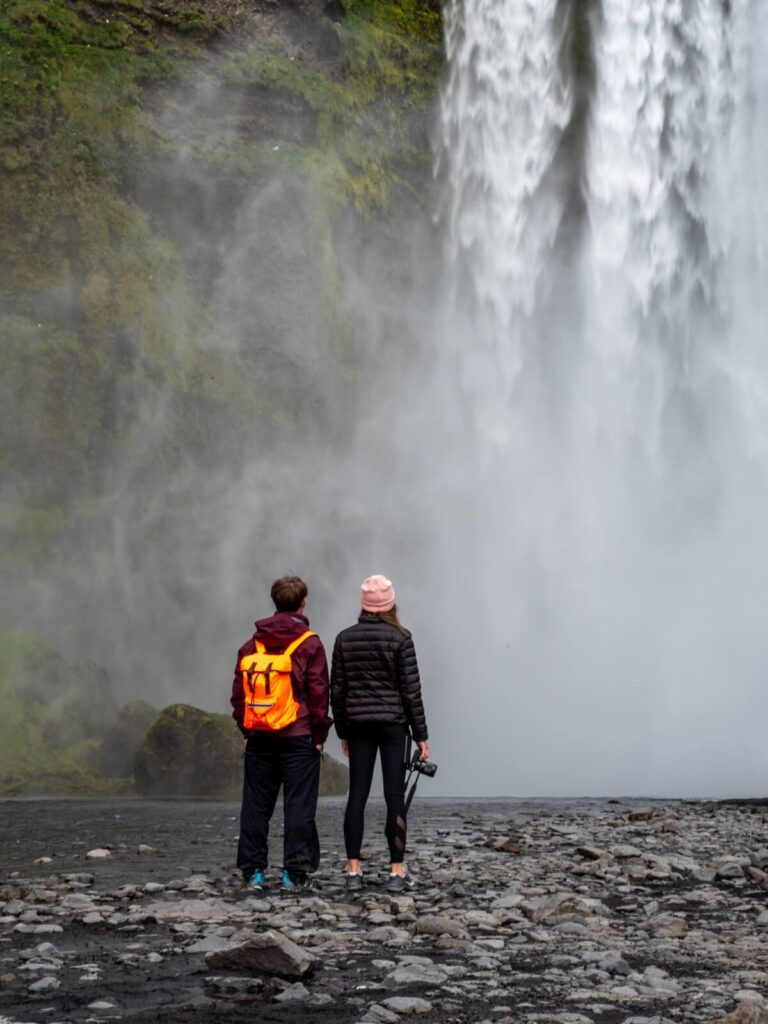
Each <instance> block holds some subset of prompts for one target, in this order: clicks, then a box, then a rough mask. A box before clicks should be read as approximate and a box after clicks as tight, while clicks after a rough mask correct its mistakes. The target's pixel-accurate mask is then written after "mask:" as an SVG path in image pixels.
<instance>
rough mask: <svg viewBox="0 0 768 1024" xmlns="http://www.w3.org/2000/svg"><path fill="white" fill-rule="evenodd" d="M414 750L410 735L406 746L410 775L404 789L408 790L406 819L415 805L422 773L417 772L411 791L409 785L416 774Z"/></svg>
mask: <svg viewBox="0 0 768 1024" xmlns="http://www.w3.org/2000/svg"><path fill="white" fill-rule="evenodd" d="M412 750H413V744H412V742H411V734H410V733H408V739H407V741H406V745H405V764H406V767H407V769H408V774H407V775H406V777H405V787H404V789H405V790H407V795H406V798H405V817H406V818H407V817H408V810H409V808H410V806H411V804H412V803H413V798H414V796H415V795H416V787H417V786H418V784H419V777H420V775H421V772H416V778H415V779H414V780H413V785H412V786H411V788H410V789H408V783H409V782H410V781H411V778H412V776H413V774H414V772H415V771H416V770H415V768H414V767H413V761H412V760H411V752H412Z"/></svg>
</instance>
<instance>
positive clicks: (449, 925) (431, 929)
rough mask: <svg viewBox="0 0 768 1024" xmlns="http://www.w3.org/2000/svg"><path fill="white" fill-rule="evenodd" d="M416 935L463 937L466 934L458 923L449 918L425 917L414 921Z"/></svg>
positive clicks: (464, 929)
mask: <svg viewBox="0 0 768 1024" xmlns="http://www.w3.org/2000/svg"><path fill="white" fill-rule="evenodd" d="M416 934H417V935H454V936H457V935H458V936H465V935H467V934H468V933H467V930H466V928H465V927H464V925H463V924H461V922H460V921H456V920H454V919H453V918H451V917H438V916H429V915H425V916H424V917H420V918H418V920H417V921H416Z"/></svg>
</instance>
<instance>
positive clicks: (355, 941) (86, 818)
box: [0, 798, 768, 1024]
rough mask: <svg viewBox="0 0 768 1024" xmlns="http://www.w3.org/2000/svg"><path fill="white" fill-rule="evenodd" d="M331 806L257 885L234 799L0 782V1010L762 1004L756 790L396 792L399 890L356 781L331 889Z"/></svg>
mask: <svg viewBox="0 0 768 1024" xmlns="http://www.w3.org/2000/svg"><path fill="white" fill-rule="evenodd" d="M343 809H344V807H343V801H342V800H336V799H328V800H324V801H322V802H321V807H320V811H319V815H318V825H319V830H320V834H321V839H322V841H323V849H324V860H323V865H322V868H321V871H320V872H319V874H318V880H319V882H320V883H321V886H322V888H321V889H320V890H318V891H317V892H316V893H313V894H305V895H304V896H301V897H294V896H281V895H280V894H279V893H278V892H277V890H276V886H273V888H272V889H271V890H270V891H268V892H267V894H266V896H264V897H261V898H256V897H254V896H253V895H252V894H250V893H248V892H247V891H245V890H244V889H243V886H242V882H241V880H240V878H239V875H238V873H237V872H236V870H234V867H233V860H234V853H235V847H236V835H237V826H238V821H237V814H238V807H237V805H235V804H233V803H228V802H210V801H151V802H150V801H139V800H119V801H115V800H113V801H102V800H94V801H68V800H66V801H65V800H62V801H5V802H1V803H0V865H1V867H0V1022H5V1021H6V1020H12V1021H18V1022H25V1024H26V1022H32V1024H38V1022H39V1024H42V1022H48V1021H56V1022H63V1021H71V1022H73V1024H74V1022H80V1021H100V1020H116V1019H123V1018H129V1019H131V1020H133V1021H137V1022H143V1021H146V1022H147V1024H149V1022H151V1021H152V1022H154V1021H163V1022H164V1021H168V1022H170V1021H171V1020H173V1021H189V1022H192V1021H199V1022H203V1021H205V1022H207V1021H222V1022H229V1021H239V1020H246V1019H247V1020H249V1021H254V1020H257V1021H275V1022H281V1021H286V1022H287V1021H289V1020H291V1021H306V1022H309V1021H318V1022H323V1021H327V1022H345V1024H346V1022H349V1024H357V1022H362V1021H364V1022H366V1024H396V1022H397V1021H399V1020H400V1019H401V1018H402V1019H413V1020H414V1021H424V1022H425V1024H427V1022H432V1021H434V1022H437V1021H441V1022H456V1024H462V1022H484V1021H488V1022H498V1024H512V1022H514V1024H519V1022H528V1021H530V1022H532V1024H533V1022H537V1024H540V1022H560V1024H588V1022H589V1021H592V1022H594V1024H614V1022H615V1024H643V1022H647V1024H651V1022H653V1024H661V1022H663V1021H680V1022H684V1021H691V1022H693V1021H707V1020H723V1019H729V1020H730V1021H732V1022H733V1024H768V1011H766V1008H765V996H766V994H767V993H768V909H766V907H767V906H768V873H767V872H768V829H767V828H766V810H765V807H759V806H751V805H745V806H725V805H716V804H704V803H684V802H670V801H664V802H656V803H653V802H652V803H646V804H642V805H641V804H640V803H639V802H637V801H594V800H585V801H525V800H522V801H466V800H459V801H455V800H424V799H419V798H417V802H416V804H415V805H414V808H413V811H412V815H411V828H410V836H409V845H410V850H411V852H410V855H409V862H410V865H411V866H412V868H413V872H414V875H415V876H416V878H417V882H418V884H417V886H416V888H415V889H414V890H413V891H412V892H411V893H409V894H406V895H403V896H392V895H390V894H388V893H387V892H386V891H385V888H384V884H383V883H384V882H385V880H386V876H385V874H384V871H385V864H384V859H385V844H384V840H383V835H382V830H383V824H384V813H383V806H382V804H381V803H380V802H378V801H373V802H372V804H371V806H370V808H369V815H368V837H367V848H366V851H365V854H364V856H365V864H366V877H367V885H366V888H365V890H364V891H363V893H362V894H360V895H359V896H352V895H349V894H347V893H346V891H345V889H344V879H343V851H342V848H341V822H342V816H343ZM279 848H280V836H279V814H278V815H277V816H276V827H275V834H274V840H273V849H274V851H275V862H276V867H275V869H274V870H273V871H272V873H271V878H272V880H273V881H276V877H277V866H279V862H280V857H279ZM97 850H100V851H102V853H101V855H98V856H96V855H92V856H89V853H91V854H92V853H93V851H97ZM276 933H277V934H276ZM286 943H287V945H286ZM294 944H295V945H294ZM276 946H279V947H280V949H281V950H282V948H283V946H285V947H286V949H287V948H288V947H290V949H289V953H285V952H284V951H283V953H281V955H285V956H288V958H289V960H290V964H289V966H288V967H281V968H280V969H279V971H276V969H275V967H274V962H273V961H271V960H269V956H272V955H274V951H275V948H276ZM265 947H269V948H268V949H266V950H265ZM273 947H274V948H273ZM296 947H298V950H297V951H296ZM281 963H282V961H281ZM3 1015H4V1016H3ZM728 1015H731V1016H730V1017H729V1016H728Z"/></svg>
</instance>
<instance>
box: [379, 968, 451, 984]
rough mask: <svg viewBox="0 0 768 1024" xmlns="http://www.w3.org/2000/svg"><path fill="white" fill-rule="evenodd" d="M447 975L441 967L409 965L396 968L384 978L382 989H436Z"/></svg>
mask: <svg viewBox="0 0 768 1024" xmlns="http://www.w3.org/2000/svg"><path fill="white" fill-rule="evenodd" d="M447 980H448V975H447V974H446V972H445V971H444V970H443V968H442V967H436V966H435V965H434V964H429V963H411V964H404V965H401V966H400V967H396V968H395V970H394V971H392V972H391V973H390V974H388V975H387V976H386V977H385V978H384V982H383V984H384V988H387V989H400V988H410V987H411V986H414V985H418V986H424V987H436V986H440V985H444V984H445V983H446V982H447Z"/></svg>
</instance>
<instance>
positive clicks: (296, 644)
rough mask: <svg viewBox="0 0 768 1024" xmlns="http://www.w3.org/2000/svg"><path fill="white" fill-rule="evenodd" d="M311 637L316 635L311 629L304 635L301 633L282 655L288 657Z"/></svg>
mask: <svg viewBox="0 0 768 1024" xmlns="http://www.w3.org/2000/svg"><path fill="white" fill-rule="evenodd" d="M311 636H317V633H313V632H312V630H311V629H308V630H307V631H306V633H302V634H301V636H300V637H297V638H296V639H295V640H294V641H293V643H291V644H289V645H288V646H287V647H286V648H285V650H284V651H283V654H287V655H289V656H290V655H291V654H293V652H294V651H295V650H296V648H297V647H300V646H301V645H302V644H303V643H304V641H305V640H309V638H310V637H311Z"/></svg>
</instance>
